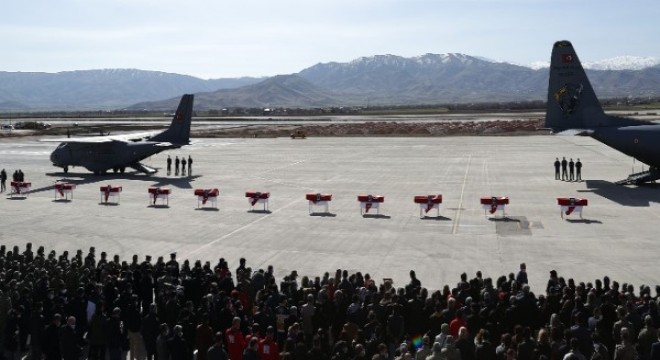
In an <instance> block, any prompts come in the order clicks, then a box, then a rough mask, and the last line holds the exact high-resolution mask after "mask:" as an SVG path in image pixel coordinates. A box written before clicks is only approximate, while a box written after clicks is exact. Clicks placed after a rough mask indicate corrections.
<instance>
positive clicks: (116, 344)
mask: <svg viewBox="0 0 660 360" xmlns="http://www.w3.org/2000/svg"><path fill="white" fill-rule="evenodd" d="M120 315H121V310H120V309H119V308H118V307H116V308H114V310H112V315H111V316H110V318H109V319H108V320H107V322H106V324H107V328H106V334H107V346H108V348H107V349H108V358H109V359H110V360H120V359H121V351H122V343H123V342H124V338H125V335H124V324H123V323H122V321H121V319H120Z"/></svg>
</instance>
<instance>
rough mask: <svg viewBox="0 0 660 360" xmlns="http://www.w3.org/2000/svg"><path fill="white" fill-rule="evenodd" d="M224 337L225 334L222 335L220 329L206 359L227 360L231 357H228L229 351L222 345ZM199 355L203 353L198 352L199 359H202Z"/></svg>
mask: <svg viewBox="0 0 660 360" xmlns="http://www.w3.org/2000/svg"><path fill="white" fill-rule="evenodd" d="M222 339H223V336H222V333H221V332H220V331H218V332H217V333H215V343H214V344H213V346H211V347H210V348H209V350H208V351H207V352H206V359H207V360H227V359H229V358H228V357H227V352H226V351H225V349H224V346H223V345H222ZM199 355H201V354H200V353H199V352H198V353H197V358H198V359H200V357H199ZM239 359H240V358H239Z"/></svg>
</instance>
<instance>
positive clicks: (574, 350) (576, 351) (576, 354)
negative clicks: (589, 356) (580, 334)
mask: <svg viewBox="0 0 660 360" xmlns="http://www.w3.org/2000/svg"><path fill="white" fill-rule="evenodd" d="M579 344H580V343H579V341H578V339H576V338H572V339H571V350H570V351H569V352H568V353H567V354H566V355H564V360H585V357H584V355H583V354H582V353H581V352H580V346H579ZM630 360H632V359H630Z"/></svg>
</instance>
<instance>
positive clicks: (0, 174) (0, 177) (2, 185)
mask: <svg viewBox="0 0 660 360" xmlns="http://www.w3.org/2000/svg"><path fill="white" fill-rule="evenodd" d="M6 182H7V172H6V171H5V169H2V171H0V192H4V191H6V190H7V184H6Z"/></svg>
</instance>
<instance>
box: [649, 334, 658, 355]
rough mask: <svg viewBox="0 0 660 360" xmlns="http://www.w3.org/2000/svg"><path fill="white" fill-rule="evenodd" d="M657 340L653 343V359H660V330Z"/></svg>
mask: <svg viewBox="0 0 660 360" xmlns="http://www.w3.org/2000/svg"><path fill="white" fill-rule="evenodd" d="M656 340H657V342H655V343H653V345H651V356H650V358H651V360H660V331H658V338H657V339H656Z"/></svg>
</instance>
